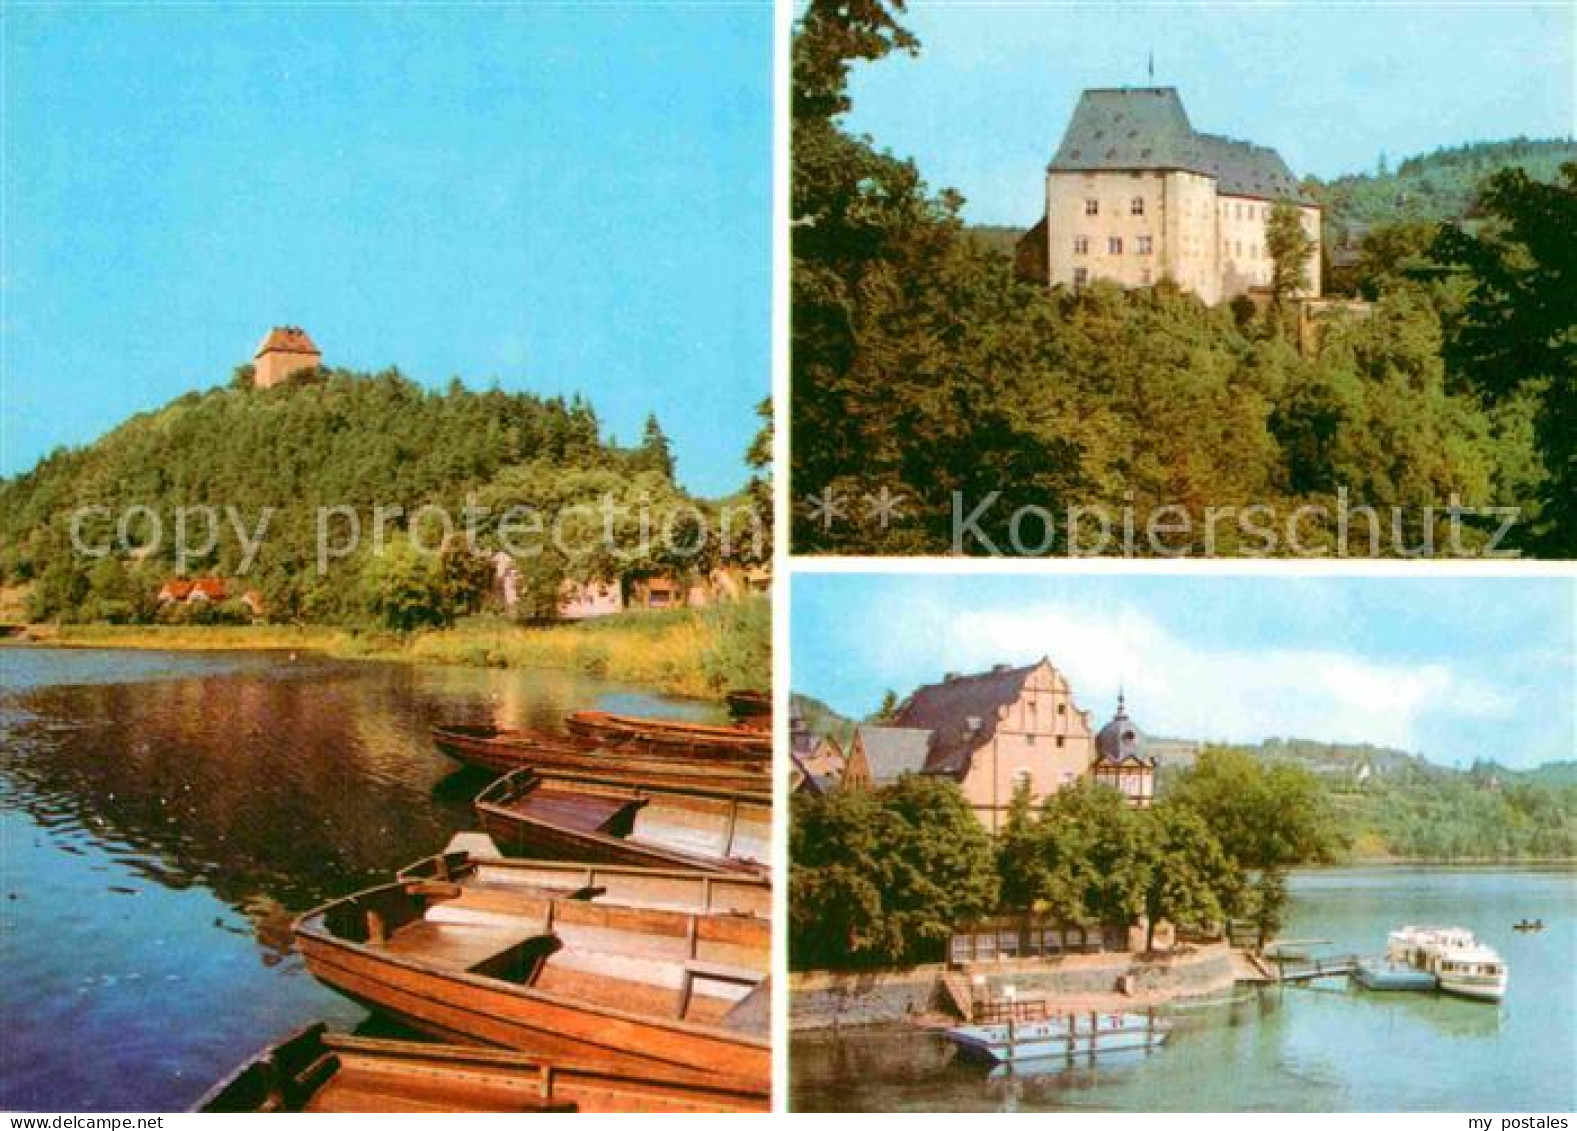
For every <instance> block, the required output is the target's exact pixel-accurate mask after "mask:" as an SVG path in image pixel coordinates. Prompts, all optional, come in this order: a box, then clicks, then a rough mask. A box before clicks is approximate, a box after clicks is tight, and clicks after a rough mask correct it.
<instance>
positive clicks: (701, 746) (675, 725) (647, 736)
mask: <svg viewBox="0 0 1577 1131" xmlns="http://www.w3.org/2000/svg"><path fill="white" fill-rule="evenodd" d="M564 726H565V728H566V729H567V730H568V731H569V732H570V734H572V735H574V736H575V737H576V738H579V739H581V740H583V741H586V742H590V743H592V744H594V745H609V746H613V747H616V748H619V749H630V750H638V751H644V752H646V753H649V754H650V753H667V754H688V755H690V756H691V757H695V758H747V759H760V758H770V757H771V756H772V735H771V733H770V731H763V730H757V729H755V728H752V727H743V726H714V725H711V724H708V723H690V722H683V721H680V720H678V719H650V718H640V717H637V716H635V715H615V714H610V713H609V712H607V711H576V712H574V713H573V714H571V715H568V716H566V718H565V719H564Z"/></svg>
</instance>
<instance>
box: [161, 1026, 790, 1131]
mask: <svg viewBox="0 0 1577 1131" xmlns="http://www.w3.org/2000/svg"><path fill="white" fill-rule="evenodd" d="M768 1098H769V1097H768V1094H767V1091H766V1090H765V1089H764V1088H749V1087H741V1086H740V1085H739V1084H737V1083H736V1084H730V1083H729V1082H728V1081H726V1080H720V1081H693V1082H679V1081H674V1080H668V1079H664V1078H663V1077H662V1075H661V1074H657V1075H652V1074H648V1073H643V1072H639V1071H617V1070H609V1069H599V1068H595V1067H589V1066H586V1065H581V1064H576V1063H574V1062H572V1061H560V1060H554V1059H551V1058H544V1057H539V1056H529V1055H527V1054H524V1053H518V1052H512V1051H508V1050H504V1049H488V1048H476V1047H468V1046H463V1045H448V1044H431V1043H427V1042H421V1041H390V1040H379V1039H374V1038H370V1037H355V1036H350V1035H347V1034H343V1033H330V1032H328V1031H327V1029H326V1028H325V1027H324V1026H323V1025H322V1024H321V1023H319V1024H316V1025H312V1026H309V1027H308V1028H306V1029H303V1030H301V1031H300V1032H298V1033H295V1034H294V1035H292V1036H291V1037H289V1038H287V1039H286V1040H283V1041H281V1042H279V1043H278V1044H276V1045H271V1046H270V1047H268V1048H266V1049H264V1050H263V1051H262V1052H260V1053H258V1054H257V1055H256V1056H255V1057H253V1058H252V1059H251V1060H248V1061H247V1062H246V1063H245V1064H243V1065H242V1066H241V1067H240V1068H238V1069H237V1070H236V1071H235V1072H233V1073H232V1074H231V1075H229V1076H228V1077H226V1078H225V1079H224V1080H221V1081H220V1082H219V1083H218V1084H216V1085H215V1086H214V1087H213V1089H211V1090H210V1091H209V1092H208V1094H207V1095H205V1096H203V1098H202V1099H201V1100H199V1101H198V1102H197V1105H196V1106H195V1107H194V1108H193V1109H192V1110H193V1111H196V1112H229V1113H237V1112H239V1113H262V1112H313V1113H325V1112H376V1113H380V1114H382V1113H385V1112H514V1113H526V1112H659V1111H661V1112H735V1111H739V1112H743V1111H767V1110H768V1109H769V1107H770V1104H769V1103H768Z"/></svg>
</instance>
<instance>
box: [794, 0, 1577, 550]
mask: <svg viewBox="0 0 1577 1131" xmlns="http://www.w3.org/2000/svg"><path fill="white" fill-rule="evenodd" d="M1573 13H1574V9H1573V8H1572V6H1571V5H1569V4H1515V3H1496V4H1484V5H1479V6H1468V5H1461V4H1451V5H1447V4H1441V5H1438V6H1428V5H1414V4H1409V5H1400V4H1387V3H1373V4H1368V5H1364V4H1358V5H1347V4H1344V5H1326V6H1321V5H1313V4H1289V5H1275V6H1267V7H1263V8H1260V7H1248V6H1242V5H1210V4H1199V5H1192V4H1191V5H1176V6H1146V7H1143V8H1142V9H1135V8H1133V7H1130V6H1121V5H1101V6H1081V5H1071V6H1070V5H1033V6H1031V5H1024V6H1017V5H1012V6H986V7H980V6H975V5H962V4H959V5H952V4H928V5H921V6H918V7H914V8H906V7H905V5H904V4H903V3H902V2H901V0H863V2H861V3H852V4H851V3H847V2H845V0H810V2H809V3H808V4H805V5H803V6H802V7H801V8H800V9H799V10H798V13H797V18H796V20H795V24H794V38H793V68H792V74H793V77H792V84H793V89H792V141H791V169H792V174H791V175H792V186H791V205H790V222H791V225H792V231H791V235H790V239H791V245H792V253H793V260H792V292H791V293H792V299H791V302H792V309H791V318H792V339H791V366H792V368H791V372H792V410H791V421H792V429H793V431H792V437H791V454H792V460H791V472H792V487H791V495H792V500H793V544H794V551H795V552H796V553H799V554H859V555H954V556H959V555H962V556H1012V557H1054V556H1057V557H1060V556H1079V557H1084V556H1100V557H1172V556H1196V557H1197V556H1221V557H1254V558H1262V557H1275V558H1331V557H1346V558H1506V557H1524V558H1528V557H1532V558H1562V559H1569V558H1574V557H1577V141H1574V138H1573V94H1572V91H1573V89H1574V59H1573V52H1574V48H1573V44H1574V38H1577V37H1574V26H1573V19H1574V15H1573Z"/></svg>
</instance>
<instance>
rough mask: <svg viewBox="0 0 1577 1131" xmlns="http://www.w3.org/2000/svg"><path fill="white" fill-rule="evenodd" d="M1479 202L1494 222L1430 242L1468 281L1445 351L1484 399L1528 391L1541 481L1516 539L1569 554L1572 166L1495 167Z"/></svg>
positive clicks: (1573, 480)
mask: <svg viewBox="0 0 1577 1131" xmlns="http://www.w3.org/2000/svg"><path fill="white" fill-rule="evenodd" d="M1479 203H1480V208H1481V209H1482V210H1483V211H1484V212H1485V213H1486V214H1487V215H1488V216H1489V217H1490V218H1491V219H1492V221H1493V222H1494V223H1493V224H1492V225H1491V226H1490V228H1489V230H1488V231H1486V232H1484V233H1482V234H1479V235H1472V234H1469V233H1468V232H1465V231H1463V230H1461V229H1460V228H1456V227H1445V228H1442V229H1441V231H1440V235H1439V238H1438V239H1437V240H1436V242H1435V246H1434V254H1435V256H1436V257H1437V258H1438V259H1439V260H1441V261H1442V262H1445V263H1454V264H1460V265H1461V266H1462V267H1464V268H1465V269H1466V270H1467V273H1468V275H1469V277H1470V278H1471V279H1472V281H1473V290H1472V293H1471V294H1470V296H1469V298H1468V302H1467V306H1466V310H1465V311H1464V312H1463V315H1462V317H1461V319H1460V320H1459V321H1458V322H1456V323H1455V325H1454V326H1453V327H1452V331H1451V333H1450V335H1449V337H1448V339H1447V343H1446V357H1447V360H1448V361H1449V362H1450V364H1451V365H1453V366H1454V367H1455V368H1456V369H1458V370H1459V371H1460V372H1462V373H1464V374H1466V375H1467V377H1468V378H1469V380H1471V381H1472V383H1473V385H1474V387H1475V388H1477V389H1478V390H1479V391H1480V392H1481V394H1482V395H1483V396H1485V397H1487V398H1489V399H1491V400H1496V399H1503V398H1506V397H1508V396H1511V395H1513V394H1515V393H1517V392H1518V391H1520V390H1523V389H1533V390H1535V391H1536V393H1537V395H1538V397H1539V408H1538V415H1537V417H1536V421H1535V428H1536V434H1537V437H1538V443H1539V450H1540V453H1541V455H1542V457H1543V462H1544V471H1545V483H1544V484H1543V488H1542V491H1541V493H1540V494H1541V497H1540V506H1539V510H1538V513H1537V515H1535V516H1533V519H1532V521H1531V522H1529V523H1528V533H1527V534H1526V535H1525V537H1524V541H1525V544H1526V546H1527V548H1529V549H1532V550H1534V551H1535V552H1538V553H1542V554H1546V555H1548V556H1550V557H1560V558H1567V557H1577V238H1574V237H1573V235H1572V233H1573V232H1577V163H1569V164H1566V165H1563V166H1562V167H1561V177H1560V180H1559V181H1557V182H1556V183H1553V184H1545V183H1542V182H1539V181H1535V180H1533V179H1531V178H1530V177H1529V176H1528V175H1527V174H1526V173H1525V172H1523V171H1522V170H1521V169H1506V170H1502V171H1501V172H1498V173H1496V174H1495V175H1494V176H1493V177H1491V178H1490V181H1489V183H1488V185H1487V186H1486V188H1485V189H1484V191H1483V193H1482V194H1481V196H1480V201H1479Z"/></svg>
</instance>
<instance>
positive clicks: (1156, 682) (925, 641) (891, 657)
mask: <svg viewBox="0 0 1577 1131" xmlns="http://www.w3.org/2000/svg"><path fill="white" fill-rule="evenodd" d="M931 595H932V596H934V597H936V598H937V599H934V600H925V599H916V598H917V597H918V596H919V594H916V593H914V592H912V591H910V592H908V593H907V594H906V595H905V599H904V601H903V608H902V610H901V615H900V610H898V609H897V608H884V607H883V605H884V602H883V601H881V600H878V602H877V603H876V604H875V605H873V606H872V608H871V612H872V614H873V617H874V618H875V623H878V624H880V625H881V626H882V628H881V631H880V632H871V633H863V634H861V637H860V638H861V639H862V640H864V641H866V642H867V643H866V645H865V647H866V649H867V651H868V653H869V654H868V655H866V656H865V657H863V660H864V662H865V663H867V664H869V665H871V667H870V669H869V670H873V671H875V672H879V673H880V674H881V676H882V678H883V679H884V680H885V681H886V682H887V683H888V684H890V685H891V686H895V687H911V686H914V685H915V683H916V682H924V681H928V680H933V679H936V678H939V677H940V676H941V675H942V673H943V672H944V671H978V670H984V669H985V668H986V667H988V666H990V665H991V664H993V663H998V662H1002V661H1004V660H1010V661H1012V662H1014V663H1025V662H1028V661H1030V660H1034V659H1037V658H1039V657H1040V656H1042V655H1047V656H1050V658H1051V661H1052V663H1053V664H1055V665H1056V666H1057V667H1058V668H1060V669H1061V670H1062V671H1063V672H1064V673H1065V674H1066V675H1067V676H1068V678H1069V680H1070V681H1071V682H1072V683H1073V687H1074V695H1075V697H1076V699H1077V701H1078V704H1079V706H1081V707H1083V708H1085V709H1087V710H1089V711H1090V712H1091V715H1092V718H1093V720H1094V721H1095V723H1096V725H1099V724H1100V723H1102V722H1104V721H1105V720H1106V719H1107V718H1109V717H1110V714H1111V711H1112V710H1113V708H1114V706H1115V703H1116V698H1117V691H1118V689H1119V687H1121V688H1122V689H1123V690H1124V691H1126V693H1127V695H1128V703H1129V707H1130V709H1131V710H1132V712H1133V714H1134V717H1135V718H1136V719H1137V720H1138V722H1139V724H1140V726H1142V727H1143V728H1144V729H1146V730H1147V731H1148V732H1150V733H1151V734H1157V735H1169V736H1177V737H1187V738H1199V739H1204V740H1224V741H1232V742H1257V741H1260V740H1261V739H1264V738H1268V737H1273V736H1277V735H1282V736H1297V737H1301V738H1312V739H1316V740H1323V741H1328V742H1372V743H1376V744H1380V745H1385V746H1394V747H1399V748H1402V749H1405V750H1415V751H1416V750H1422V749H1423V748H1424V746H1425V737H1424V735H1425V727H1426V724H1428V725H1429V727H1430V728H1434V729H1437V728H1438V727H1439V725H1440V724H1441V723H1442V722H1449V721H1450V720H1453V719H1455V720H1460V721H1461V722H1462V723H1476V722H1483V721H1494V720H1497V719H1505V718H1507V717H1509V716H1511V715H1512V714H1513V713H1514V711H1515V707H1516V700H1515V698H1514V697H1513V696H1512V695H1510V694H1508V693H1507V692H1505V691H1503V690H1502V689H1500V688H1498V687H1496V686H1493V685H1491V684H1489V683H1487V682H1485V681H1484V680H1482V679H1480V678H1478V677H1476V676H1475V675H1472V674H1469V673H1468V672H1465V671H1463V670H1461V669H1460V668H1458V667H1457V666H1454V665H1453V664H1451V663H1447V662H1443V661H1439V662H1429V663H1422V664H1418V663H1405V662H1401V661H1382V660H1375V659H1371V658H1368V657H1365V656H1362V655H1359V654H1356V653H1353V652H1346V651H1342V650H1340V649H1339V648H1328V647H1319V648H1315V647H1308V648H1299V647H1269V648H1252V649H1251V648H1243V647H1237V646H1228V645H1225V644H1222V643H1219V642H1213V641H1212V640H1210V639H1209V638H1208V637H1207V638H1197V639H1196V638H1192V637H1190V638H1184V637H1182V636H1180V635H1178V634H1176V633H1175V632H1173V631H1172V630H1170V629H1168V628H1167V627H1166V626H1164V625H1163V624H1161V623H1160V622H1159V621H1158V620H1156V619H1155V618H1154V617H1152V616H1150V615H1149V614H1147V613H1146V612H1144V611H1142V610H1141V609H1139V608H1137V607H1135V606H1133V605H1132V604H1128V603H1125V602H1121V601H1112V602H1105V603H1093V602H1092V603H1087V604H1085V603H1074V602H1067V601H1045V600H1041V601H1030V602H1025V603H1024V604H1022V605H1018V606H1016V607H1012V608H1006V607H1002V606H1000V605H998V606H996V607H992V608H983V609H976V610H968V609H958V608H956V607H954V604H953V602H950V601H948V600H944V599H941V597H942V594H941V593H940V592H937V593H933V594H931ZM927 660H929V661H930V663H929V664H926V661H927ZM920 665H925V667H924V670H919V671H918V672H917V668H918V667H919V666H920ZM1426 752H1427V751H1426Z"/></svg>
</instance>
